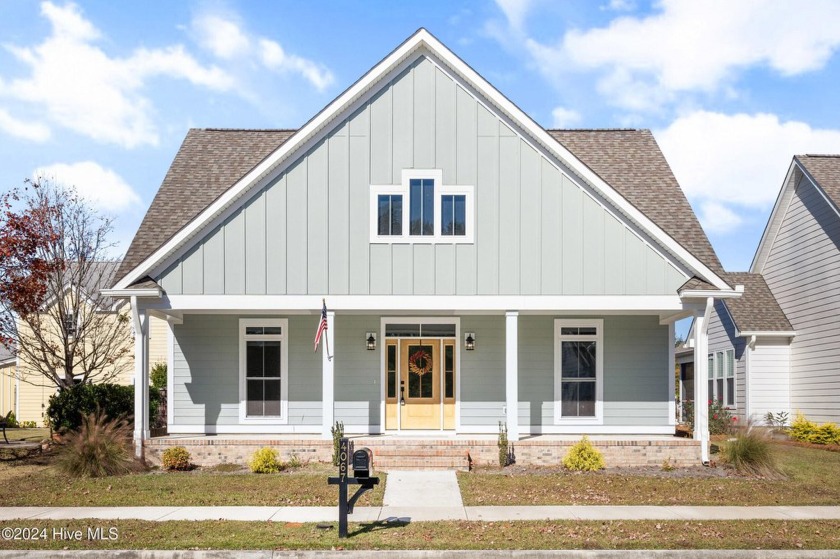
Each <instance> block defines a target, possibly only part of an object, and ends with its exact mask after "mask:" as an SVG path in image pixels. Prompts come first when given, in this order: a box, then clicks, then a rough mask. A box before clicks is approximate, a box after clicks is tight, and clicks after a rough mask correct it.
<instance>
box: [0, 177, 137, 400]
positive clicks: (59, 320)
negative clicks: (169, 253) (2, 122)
mask: <svg viewBox="0 0 840 559" xmlns="http://www.w3.org/2000/svg"><path fill="white" fill-rule="evenodd" d="M2 203H3V204H4V214H3V215H2V216H0V275H2V283H3V285H2V288H0V341H2V342H3V343H4V344H5V345H6V346H7V347H8V348H9V349H10V350H11V351H12V352H13V353H15V354H16V355H17V356H18V357H19V358H20V360H21V361H22V364H23V365H24V367H23V368H24V369H26V371H25V372H28V375H26V376H24V377H22V380H24V381H26V382H29V383H31V384H40V385H45V384H46V385H54V386H56V387H63V386H71V385H73V384H77V383H83V382H90V381H94V380H96V381H107V380H110V379H113V378H114V377H116V376H117V375H119V374H120V373H122V372H124V371H125V370H126V369H128V368H130V367H131V366H132V365H131V360H130V359H128V357H129V356H130V355H131V348H132V343H131V342H132V333H131V328H130V327H129V320H128V316H127V314H126V311H125V310H124V309H119V308H117V307H116V306H115V301H113V300H112V299H110V298H108V297H104V296H103V295H101V294H100V289H102V288H106V287H108V286H109V284H110V282H111V280H112V278H113V275H114V272H115V271H116V268H117V265H118V264H119V262H118V261H117V260H116V259H114V258H113V257H111V256H110V254H109V253H110V251H111V250H112V249H113V248H114V244H113V243H111V242H109V241H108V235H109V234H110V233H111V231H112V228H113V227H112V220H111V219H110V218H108V217H105V216H102V215H100V214H99V213H98V212H97V211H96V210H95V209H94V208H93V207H92V206H90V205H89V204H88V203H87V202H86V201H85V200H84V199H82V198H80V197H79V196H78V194H77V193H76V192H75V191H74V190H73V189H68V188H63V187H61V186H59V185H56V184H53V183H51V182H49V181H46V180H43V179H42V180H36V181H32V182H27V184H26V186H25V187H24V188H23V189H15V190H13V191H12V192H10V193H8V194H6V195H4V196H3V199H2ZM32 216H36V217H37V219H34V220H33V219H32ZM27 219H29V220H30V222H29V223H27V227H21V226H19V224H20V223H21V222H22V221H26V220H27ZM4 246H7V247H12V248H11V249H10V250H6V251H5V252H3V251H2V247H4ZM14 247H27V250H26V251H23V250H22V249H21V250H18V253H15V250H17V249H15V248H14ZM27 263H28V265H29V267H28V268H27ZM33 373H35V374H33Z"/></svg>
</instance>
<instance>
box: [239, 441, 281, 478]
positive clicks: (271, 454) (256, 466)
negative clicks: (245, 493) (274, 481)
mask: <svg viewBox="0 0 840 559" xmlns="http://www.w3.org/2000/svg"><path fill="white" fill-rule="evenodd" d="M248 466H249V467H250V468H251V471H252V472H254V473H255V474H276V473H277V472H279V471H281V470H283V468H284V465H283V462H281V461H280V459H279V458H277V451H276V450H274V449H273V448H271V447H268V446H264V447H263V448H261V449H259V450H258V451H256V452H255V453H254V455H253V456H252V457H251V461H250V462H249V463H248Z"/></svg>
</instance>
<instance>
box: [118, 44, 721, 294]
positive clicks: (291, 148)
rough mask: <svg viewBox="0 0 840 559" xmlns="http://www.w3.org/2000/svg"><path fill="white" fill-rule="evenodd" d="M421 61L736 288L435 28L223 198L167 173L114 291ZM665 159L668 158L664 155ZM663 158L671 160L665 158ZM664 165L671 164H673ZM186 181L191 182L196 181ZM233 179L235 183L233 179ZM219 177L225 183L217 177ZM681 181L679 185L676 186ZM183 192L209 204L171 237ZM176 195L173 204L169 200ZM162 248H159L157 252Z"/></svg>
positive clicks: (693, 265)
mask: <svg viewBox="0 0 840 559" xmlns="http://www.w3.org/2000/svg"><path fill="white" fill-rule="evenodd" d="M420 56H431V57H433V58H434V59H435V60H436V61H437V62H438V63H439V64H440V65H441V67H445V68H446V69H447V71H449V72H452V73H453V75H456V76H458V78H459V79H461V80H463V82H464V83H465V84H467V87H470V88H474V89H475V90H477V91H478V92H479V93H480V94H481V95H482V96H483V97H484V98H485V100H486V101H487V102H488V103H489V105H491V106H492V107H493V110H496V111H498V112H499V114H500V115H503V116H504V117H506V118H508V119H510V120H511V121H512V122H514V123H517V124H518V125H520V126H521V127H522V129H523V130H524V131H525V133H526V134H527V135H529V136H530V138H531V139H532V140H533V141H535V142H536V144H538V145H541V146H542V147H543V148H544V149H545V150H546V153H547V154H549V155H550V156H551V157H553V158H557V159H558V160H559V161H561V162H562V163H563V164H565V165H567V166H568V167H569V168H570V169H571V170H572V171H573V172H574V173H576V174H578V175H579V176H580V177H581V178H582V179H583V180H584V181H585V182H587V183H589V184H590V185H592V186H593V187H594V189H595V190H596V191H598V192H599V193H600V194H601V195H602V196H603V197H604V198H605V199H606V201H607V202H608V203H610V204H612V205H613V206H614V207H615V208H616V209H618V211H619V212H621V213H622V214H624V215H625V216H626V217H627V218H628V219H629V220H630V221H631V222H634V223H636V224H637V225H638V226H639V227H640V228H641V230H642V231H644V232H645V234H647V235H649V236H650V237H651V238H652V239H653V240H654V242H657V243H660V244H661V246H663V247H667V250H668V251H670V252H671V253H672V254H673V255H674V256H675V257H676V258H677V260H679V261H680V262H682V263H683V264H684V265H686V266H687V267H688V268H689V269H691V270H694V271H695V273H697V274H698V275H699V276H702V277H703V279H705V280H707V281H708V282H709V283H711V284H713V285H715V286H716V287H717V288H719V289H728V288H729V286H728V285H727V284H726V282H725V281H724V280H723V279H722V277H721V274H720V270H719V264H718V263H717V258H716V257H713V261H712V262H709V263H707V262H706V261H705V260H704V259H703V258H702V257H698V256H697V255H695V254H694V253H693V252H691V251H690V250H689V249H688V248H687V247H686V246H684V245H683V244H682V243H681V242H680V241H678V240H677V239H676V238H675V237H673V236H671V235H670V234H669V233H667V232H666V231H665V230H664V229H663V228H662V227H660V226H659V225H657V224H656V222H655V221H654V220H652V219H651V217H649V216H648V215H646V214H645V213H643V211H641V210H640V209H639V208H638V207H636V206H635V205H634V204H632V203H630V202H628V200H627V198H625V197H624V196H623V195H622V194H620V193H619V192H618V191H617V190H616V188H614V187H612V186H610V185H609V184H608V183H607V182H606V181H605V180H604V179H603V178H602V177H601V176H599V175H598V174H597V173H595V172H594V171H593V169H591V168H590V167H589V166H587V165H585V164H583V163H582V162H581V161H580V160H579V159H578V157H577V156H576V155H575V154H574V153H573V152H572V151H571V150H569V149H567V148H566V147H564V146H563V145H562V144H561V143H558V142H557V141H556V139H555V138H554V137H552V136H551V135H550V134H549V133H548V132H546V131H545V130H544V129H543V128H541V127H540V126H539V125H537V124H536V123H535V122H534V121H533V119H532V118H531V117H530V116H528V115H527V114H525V113H524V112H522V110H521V109H519V108H518V107H517V106H516V105H514V104H513V103H512V102H511V101H510V100H508V99H507V98H506V97H504V96H503V95H502V94H501V93H500V92H499V91H498V90H496V89H495V88H494V87H493V86H492V85H490V84H489V83H488V82H487V81H486V80H485V79H484V78H482V77H481V76H480V75H479V74H477V73H476V72H475V71H474V70H473V69H472V68H470V67H469V65H467V64H466V63H465V62H464V61H462V60H461V59H460V58H458V57H457V56H455V54H454V53H452V51H450V50H449V49H447V48H446V47H445V46H444V45H443V44H441V43H440V41H438V40H437V39H436V38H435V37H434V36H432V35H431V34H430V33H429V32H428V31H426V30H425V29H420V30H418V31H417V32H416V33H414V35H412V36H411V37H409V38H408V39H407V40H406V41H405V42H403V43H402V44H401V45H400V46H398V47H397V48H396V49H395V50H394V51H392V52H391V53H390V54H389V55H388V56H386V57H385V58H384V59H383V60H382V61H381V62H379V63H378V64H377V65H375V66H374V67H373V68H372V69H371V70H370V71H369V72H368V73H367V74H365V75H364V76H363V77H362V78H360V79H359V80H358V81H357V82H355V83H354V84H353V85H351V86H350V87H349V88H348V89H347V90H345V91H344V92H343V93H341V94H340V95H339V96H338V97H337V98H336V99H335V100H333V101H332V102H331V103H330V104H329V105H327V106H326V107H325V108H324V109H323V110H322V111H321V112H319V113H318V114H317V115H316V116H314V117H313V118H312V119H311V120H309V121H308V122H307V123H306V124H305V125H304V126H303V127H302V128H301V129H300V130H298V131H297V132H295V133H294V134H291V135H290V137H289V138H286V141H283V142H282V143H279V144H278V146H277V147H276V149H274V150H273V151H269V153H268V154H267V155H262V154H260V155H261V157H256V156H255V157H254V158H253V159H251V161H255V162H256V163H255V164H253V165H252V166H247V165H242V166H238V165H237V170H240V171H241V170H242V169H243V168H247V169H248V170H247V171H246V172H245V173H244V174H241V175H240V176H239V178H238V179H236V180H234V181H232V182H229V188H227V189H226V190H224V191H223V192H222V193H221V194H218V193H216V190H215V189H212V190H213V193H214V194H215V197H214V198H212V199H211V201H210V202H209V203H206V200H207V199H208V198H210V196H209V195H208V196H206V197H205V196H204V194H205V192H204V189H205V187H204V185H203V184H200V182H199V180H192V181H187V184H184V183H183V181H181V180H179V176H181V173H179V172H175V173H174V175H173V176H172V177H171V178H170V175H169V174H167V178H166V179H165V180H164V183H167V182H171V183H174V184H181V186H182V189H180V190H179V189H175V190H173V189H172V188H169V189H167V191H168V193H167V194H165V195H164V196H163V197H161V194H160V193H159V194H158V197H156V199H155V202H157V200H158V198H161V202H160V203H158V204H157V205H156V204H155V202H153V204H152V206H153V207H151V208H150V209H149V213H147V216H146V219H144V223H143V224H141V228H140V229H141V231H139V232H138V237H139V238H138V239H137V240H136V242H133V243H132V247H130V249H129V254H127V255H126V259H125V261H126V263H125V265H124V266H123V268H122V269H121V270H120V274H119V281H118V282H117V285H116V286H115V292H116V291H120V290H121V289H125V288H127V287H129V286H130V285H131V284H132V283H134V282H136V281H137V280H140V279H141V278H143V277H144V276H146V275H148V274H149V273H150V272H151V271H152V270H153V269H154V268H155V267H156V266H159V265H160V264H161V263H162V262H164V261H165V260H166V259H167V258H169V257H171V255H173V254H175V253H176V252H177V251H183V250H185V247H186V246H189V245H188V243H189V242H191V239H192V238H193V237H194V236H195V235H197V234H199V232H200V231H202V230H203V228H204V227H205V226H207V225H208V224H209V223H211V222H213V220H215V219H217V218H220V216H224V215H229V214H230V212H232V211H234V210H235V208H236V207H238V205H239V204H241V203H242V202H243V201H244V200H245V199H247V195H248V193H249V192H251V191H252V189H253V188H254V187H255V186H256V185H258V184H262V182H261V181H263V180H269V179H270V178H271V177H272V176H276V174H278V173H280V172H282V170H283V169H285V167H286V166H287V165H289V164H291V163H292V162H293V161H294V160H295V157H296V156H297V155H298V154H299V153H301V152H302V151H303V150H304V149H306V147H307V146H308V145H312V144H313V143H314V142H316V141H318V139H319V138H321V137H323V135H325V134H326V133H327V131H328V130H329V129H330V127H331V126H332V123H333V122H334V121H335V120H336V119H337V118H339V117H340V116H341V115H342V114H345V111H350V110H353V108H354V107H356V106H358V104H359V103H362V102H364V100H365V99H367V98H370V97H371V96H372V95H374V94H375V93H376V91H378V89H379V86H380V84H381V83H386V81H385V80H386V79H387V78H388V77H389V76H390V75H392V74H395V73H396V72H398V71H399V70H400V68H402V67H403V66H404V65H406V64H408V63H410V62H411V61H413V60H415V59H416V58H418V57H420ZM287 132H288V131H287ZM185 144H186V142H185ZM654 145H655V142H654ZM186 147H190V146H186ZM184 148H185V146H182V150H181V151H180V152H179V155H181V154H182V152H184V151H185V149H184ZM656 150H657V152H658V147H656ZM197 151H199V152H200V151H201V150H200V149H199V150H197ZM184 155H185V156H186V157H189V155H188V154H187V153H184ZM659 155H660V156H661V153H660V154H659ZM625 157H626V155H625ZM662 159H663V161H664V158H662ZM212 162H213V163H215V165H213V169H215V170H218V168H219V165H218V161H216V160H213V161H212ZM665 165H666V167H667V164H665ZM182 166H188V164H186V163H180V164H178V165H177V166H176V165H175V164H174V163H173V167H178V168H181V167H182ZM175 171H177V169H175ZM231 171H232V169H231ZM170 172H173V169H170ZM669 173H670V171H669ZM211 174H212V173H211ZM235 175H236V174H235V173H231V176H235ZM187 178H188V179H189V177H187ZM226 178H228V179H229V178H230V176H227V177H226ZM213 180H218V179H215V178H214V179H213ZM219 182H223V181H219ZM675 184H676V182H675V181H674V185H675ZM184 188H189V189H190V192H188V194H190V195H197V197H199V198H201V199H202V200H203V201H204V202H205V205H204V209H201V210H196V208H198V207H199V206H201V204H200V203H198V202H197V201H196V202H195V203H193V202H190V203H189V204H188V207H189V209H188V210H187V211H184V212H183V213H180V212H179V213H178V214H176V215H174V216H173V215H167V216H166V219H172V220H173V223H172V225H171V226H168V227H166V234H163V232H156V231H154V227H153V225H152V224H153V223H156V222H159V220H161V219H163V218H162V217H161V216H159V215H157V214H158V212H159V211H162V210H158V207H171V208H177V207H178V206H179V205H180V204H182V203H183V201H184V199H185V198H187V197H188V196H185V195H184V193H183V192H182V191H181V190H183V189H184ZM162 189H163V188H162ZM173 196H174V199H170V197H173ZM164 202H165V203H164ZM156 206H157V207H156ZM651 207H652V206H651ZM688 210H689V211H688V213H687V214H686V216H682V217H687V216H691V218H693V213H692V212H691V211H690V208H688ZM187 214H192V217H187ZM173 218H174V219H173ZM147 221H148V222H149V223H148V224H147V223H146V222H147ZM701 231H702V230H701ZM703 238H705V235H703ZM156 244H157V247H156V248H155V245H156ZM712 254H713V252H712ZM707 256H708V255H707ZM716 264H717V265H716Z"/></svg>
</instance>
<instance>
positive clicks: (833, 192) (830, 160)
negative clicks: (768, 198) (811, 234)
mask: <svg viewBox="0 0 840 559" xmlns="http://www.w3.org/2000/svg"><path fill="white" fill-rule="evenodd" d="M803 177H805V178H807V180H808V181H809V182H810V183H812V184H813V185H814V187H815V188H816V189H817V191H818V192H820V193H821V194H822V195H823V197H824V198H825V200H826V202H828V204H829V206H830V207H832V208H833V209H834V211H835V213H837V215H838V217H840V155H795V156H794V157H793V160H792V161H791V163H790V167H789V168H788V172H787V174H786V175H785V180H784V182H783V183H782V187H781V189H779V195H778V196H777V197H776V203H775V204H774V205H773V211H772V212H771V213H770V218H769V219H768V220H767V225H766V226H765V227H764V232H763V233H762V234H761V240H760V241H759V242H758V247H757V248H756V251H755V256H753V261H752V264H751V265H750V271H751V272H755V273H761V272H762V271H763V270H764V265H765V263H766V262H767V258H768V257H769V256H770V249H771V248H772V246H773V243H774V242H775V238H776V235H777V234H778V233H779V230H780V229H781V226H782V222H783V221H784V218H785V215H786V214H787V209H788V207H789V205H790V203H791V200H792V199H793V196H794V194H795V193H796V187H797V186H798V185H799V184H800V181H801V180H802V178H803Z"/></svg>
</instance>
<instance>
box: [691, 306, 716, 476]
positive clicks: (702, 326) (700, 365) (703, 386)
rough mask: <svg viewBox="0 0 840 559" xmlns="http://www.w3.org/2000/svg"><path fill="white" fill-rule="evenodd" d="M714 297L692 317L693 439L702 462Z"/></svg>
mask: <svg viewBox="0 0 840 559" xmlns="http://www.w3.org/2000/svg"><path fill="white" fill-rule="evenodd" d="M713 306H714V299H713V298H711V297H709V298H708V299H706V308H705V311H704V313H703V314H699V313H698V314H697V316H696V317H695V319H694V439H695V440H699V441H700V443H701V456H702V458H701V459H702V461H703V463H706V462H708V461H709V405H708V402H709V356H708V354H709V335H708V330H709V317H710V316H711V314H712V307H713Z"/></svg>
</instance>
